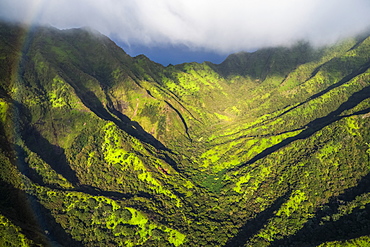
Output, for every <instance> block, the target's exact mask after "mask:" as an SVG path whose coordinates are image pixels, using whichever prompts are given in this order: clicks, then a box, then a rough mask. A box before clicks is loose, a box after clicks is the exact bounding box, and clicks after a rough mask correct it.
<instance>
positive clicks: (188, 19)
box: [0, 0, 370, 63]
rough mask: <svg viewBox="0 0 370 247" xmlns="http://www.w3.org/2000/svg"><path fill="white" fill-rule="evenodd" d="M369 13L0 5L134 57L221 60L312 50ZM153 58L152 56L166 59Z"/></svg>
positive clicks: (199, 3)
mask: <svg viewBox="0 0 370 247" xmlns="http://www.w3.org/2000/svg"><path fill="white" fill-rule="evenodd" d="M369 13H370V1H369V0H351V1H349V0H301V1H296V0H281V1H276V0H260V1H256V0H230V1H220V0H178V1H173V0H172V1H171V0H156V1H153V0H124V1H116V0H95V1H91V0H78V1H76V0H63V1H61V0H33V1H25V0H2V1H1V2H0V18H1V19H3V20H10V21H18V22H19V21H20V22H25V23H29V24H43V25H44V24H47V25H52V26H55V27H57V28H61V29H64V28H72V27H81V26H89V27H91V28H94V29H97V30H98V31H100V32H101V33H103V34H105V35H107V36H109V37H111V38H112V39H113V40H114V41H116V42H117V43H119V44H120V45H121V46H123V47H125V48H126V50H128V51H130V50H131V53H139V52H138V51H140V47H141V49H142V48H143V47H146V50H147V51H148V50H150V49H153V50H155V48H156V47H161V48H162V49H164V51H165V50H166V49H165V47H172V48H171V49H173V47H182V48H178V49H179V51H180V50H181V49H182V50H187V51H189V52H193V53H194V54H196V53H197V51H199V52H200V53H202V52H203V53H204V54H208V55H207V56H210V55H209V54H213V55H217V56H220V57H223V56H226V55H227V54H230V53H233V52H238V51H250V50H256V49H259V48H262V47H270V46H280V45H290V44H292V43H295V42H297V41H300V40H307V41H310V42H311V43H312V44H313V45H324V44H329V43H333V42H335V41H337V40H338V39H342V38H345V37H348V36H353V35H356V34H358V33H361V32H364V31H366V30H368V29H369V26H370V15H369ZM157 53H158V52H157ZM157 53H156V55H155V56H157V59H159V58H160V57H161V56H165V55H163V54H162V53H161V54H162V55H161V54H157ZM184 56H186V55H185V54H184ZM198 56H199V54H198ZM152 59H153V58H152ZM184 59H185V58H184ZM154 60H155V59H154ZM201 60H202V59H201ZM204 60H207V59H206V58H204ZM175 63H177V62H175Z"/></svg>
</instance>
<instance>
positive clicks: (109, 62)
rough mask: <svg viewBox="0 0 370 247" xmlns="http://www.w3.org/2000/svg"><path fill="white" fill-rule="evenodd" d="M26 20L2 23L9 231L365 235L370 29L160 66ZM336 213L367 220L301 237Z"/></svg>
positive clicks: (147, 240)
mask: <svg viewBox="0 0 370 247" xmlns="http://www.w3.org/2000/svg"><path fill="white" fill-rule="evenodd" d="M17 28H18V29H17ZM26 31H27V30H25V29H23V31H22V28H21V27H18V26H16V25H15V26H14V25H13V26H8V25H7V24H1V27H0V36H1V37H2V39H1V40H0V42H1V43H0V47H1V50H0V58H1V59H0V68H1V71H0V73H1V74H0V78H1V81H0V85H1V87H0V92H1V101H0V106H1V108H0V109H1V111H0V113H1V114H0V117H1V120H2V121H1V133H2V135H1V136H2V137H1V140H0V143H1V153H0V155H1V162H2V163H1V164H2V171H1V174H0V178H1V181H2V184H3V185H4V186H2V187H1V188H2V190H3V191H4V195H8V196H4V197H3V199H2V201H1V202H0V215H1V216H2V218H1V222H2V223H3V224H4V226H5V227H4V228H1V229H0V231H2V233H4V236H5V237H3V238H2V239H0V240H1V241H3V243H14V244H15V243H20V242H22V243H25V245H26V246H27V245H32V244H34V245H41V246H43V245H48V244H49V245H53V244H54V245H55V244H59V245H62V246H63V245H64V244H66V243H63V238H65V239H66V241H68V243H69V245H81V246H103V245H104V246H109V245H112V246H117V245H118V246H119V245H121V246H135V245H144V246H181V245H183V246H239V245H240V246H242V245H247V246H279V245H284V246H289V245H293V246H294V245H296V244H298V243H299V244H303V243H304V244H307V245H308V246H317V245H320V244H322V245H323V246H330V244H336V243H335V242H330V241H344V240H348V241H347V242H348V243H350V242H351V241H352V242H356V241H357V242H361V241H366V240H368V237H367V235H368V234H369V232H368V229H370V228H369V227H368V226H369V222H370V221H369V220H370V219H368V217H367V205H368V197H369V195H370V194H368V191H367V190H366V188H365V187H364V186H363V184H366V183H367V182H366V181H367V176H368V173H369V167H368V165H367V164H369V156H368V144H366V143H370V140H369V138H370V132H369V129H370V128H369V125H370V122H369V118H368V113H369V109H370V107H369V103H370V101H369V97H370V96H369V95H370V94H369V81H370V80H369V75H370V74H369V68H370V63H369V61H370V38H369V37H367V38H364V39H357V38H354V39H349V40H347V41H344V42H342V43H340V44H338V45H336V46H333V47H325V48H322V49H319V50H314V49H313V48H312V47H310V46H309V45H308V44H305V43H301V44H298V45H297V46H293V47H291V48H276V49H272V48H269V49H264V50H260V51H256V52H254V53H247V54H243V57H240V56H241V55H240V54H239V55H231V56H230V57H229V58H227V59H226V60H225V61H224V62H223V63H221V64H219V65H216V64H212V63H209V62H205V63H202V64H198V63H186V64H181V65H174V66H167V67H164V66H162V65H160V64H156V63H154V62H152V61H151V60H150V59H148V58H146V57H145V56H137V57H134V58H132V57H130V56H129V55H127V54H126V53H125V52H124V51H123V50H122V49H120V48H119V47H118V46H117V45H116V44H114V42H113V41H110V40H109V39H108V38H106V37H105V36H98V37H96V36H95V35H93V34H91V33H89V32H87V31H86V30H80V29H75V30H65V31H58V30H57V29H53V28H51V29H50V28H35V29H34V30H33V31H32V35H30V36H27V37H25V36H24V35H22V32H26ZM19 37H20V39H21V41H19V42H20V43H22V42H23V44H24V45H23V46H22V47H21V45H20V43H18V44H17V39H18V38H19ZM22 37H24V38H22ZM14 44H15V45H14ZM348 191H352V192H348ZM12 193H14V194H18V195H19V197H20V198H24V199H21V200H20V201H22V200H25V201H27V200H29V201H32V202H33V204H35V205H36V204H37V205H38V206H36V211H37V210H39V211H37V212H40V210H41V211H42V212H45V215H47V217H46V218H43V223H42V224H39V223H36V221H37V220H38V219H39V218H40V213H34V212H33V211H32V210H28V211H27V212H29V213H27V215H28V216H27V217H28V218H29V219H31V218H33V219H34V220H30V222H32V223H27V222H25V221H24V220H22V219H19V218H18V217H17V216H16V212H17V211H14V210H13V211H11V210H9V208H10V207H9V205H15V206H16V207H15V208H19V210H22V208H27V207H28V206H26V205H23V206H22V205H20V204H21V203H20V202H19V201H17V200H15V199H14V196H9V195H11V194H12ZM6 198H10V199H6ZM12 198H13V199H12ZM27 198H31V199H27ZM340 198H349V199H346V202H345V203H343V204H340V205H336V204H335V201H336V200H342V199H340ZM363 207H365V209H364V208H363ZM37 208H38V209H37ZM327 208H333V209H334V211H333V212H331V211H330V210H328V209H327ZM19 210H18V211H19ZM360 218H361V220H358V219H360ZM341 219H343V221H344V220H345V221H346V222H350V224H349V225H350V226H353V227H354V229H357V227H355V226H358V227H359V228H361V229H363V230H362V231H361V234H358V232H356V230H350V229H347V228H345V227H344V228H345V231H341V230H340V229H339V230H338V232H339V233H340V234H339V233H338V234H339V235H338V236H340V237H338V238H335V237H334V236H335V234H332V235H330V236H331V237H326V236H324V235H320V234H319V235H318V236H317V237H315V238H312V239H311V237H312V236H313V234H315V233H317V231H320V230H321V229H323V227H322V226H325V227H327V228H328V229H327V231H332V232H336V231H337V229H336V228H337V227H338V224H337V223H335V222H336V220H339V222H342V221H341ZM253 222H254V223H253ZM32 227H33V228H34V231H33V230H31V231H30V230H29V229H32ZM46 232H47V233H46ZM351 239H352V240H351Z"/></svg>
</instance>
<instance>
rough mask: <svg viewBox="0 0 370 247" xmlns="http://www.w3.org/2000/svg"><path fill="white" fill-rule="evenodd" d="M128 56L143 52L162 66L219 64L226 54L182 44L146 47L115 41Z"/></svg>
mask: <svg viewBox="0 0 370 247" xmlns="http://www.w3.org/2000/svg"><path fill="white" fill-rule="evenodd" d="M117 45H119V46H120V47H122V49H123V50H124V51H125V52H126V53H128V54H129V55H130V56H132V57H135V56H137V55H140V54H144V55H145V56H147V57H148V58H150V60H152V61H154V62H156V63H160V64H162V65H164V66H167V65H169V64H172V65H175V64H181V63H189V62H198V63H202V62H204V61H209V62H212V63H216V64H219V63H221V62H222V61H224V60H225V58H226V57H227V55H226V54H219V53H216V52H212V51H206V50H205V49H191V48H189V47H186V46H184V45H170V44H169V45H166V46H157V47H148V46H145V45H131V46H128V45H127V44H125V43H117Z"/></svg>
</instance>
